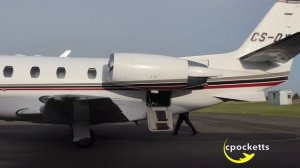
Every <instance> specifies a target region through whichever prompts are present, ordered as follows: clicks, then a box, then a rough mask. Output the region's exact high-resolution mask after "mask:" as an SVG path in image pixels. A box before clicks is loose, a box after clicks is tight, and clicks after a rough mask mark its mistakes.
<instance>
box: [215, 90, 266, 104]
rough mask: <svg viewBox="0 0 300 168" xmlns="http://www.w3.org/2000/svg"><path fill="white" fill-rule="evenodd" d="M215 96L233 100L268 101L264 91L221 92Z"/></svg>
mask: <svg viewBox="0 0 300 168" xmlns="http://www.w3.org/2000/svg"><path fill="white" fill-rule="evenodd" d="M214 97H216V98H219V99H222V100H225V101H227V100H231V101H247V102H257V101H266V96H265V93H264V92H263V91H259V92H243V93H223V94H222V93H221V94H217V95H214Z"/></svg>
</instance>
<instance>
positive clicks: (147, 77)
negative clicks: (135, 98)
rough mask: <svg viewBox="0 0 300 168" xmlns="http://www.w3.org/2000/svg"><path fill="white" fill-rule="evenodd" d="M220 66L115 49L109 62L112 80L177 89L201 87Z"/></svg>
mask: <svg viewBox="0 0 300 168" xmlns="http://www.w3.org/2000/svg"><path fill="white" fill-rule="evenodd" d="M220 75H221V73H220V72H219V71H217V70H214V69H211V68H208V67H207V66H206V65H204V64H201V63H197V62H193V61H189V60H185V59H182V58H176V57H170V56H163V55H150V54H132V53H114V54H112V55H111V56H110V58H109V62H108V76H107V80H108V81H109V82H111V83H114V84H117V85H122V86H125V87H131V88H140V89H146V90H176V89H187V88H195V87H201V86H203V85H204V84H206V81H207V79H208V78H209V77H215V76H220Z"/></svg>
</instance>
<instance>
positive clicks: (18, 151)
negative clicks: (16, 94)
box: [0, 114, 300, 168]
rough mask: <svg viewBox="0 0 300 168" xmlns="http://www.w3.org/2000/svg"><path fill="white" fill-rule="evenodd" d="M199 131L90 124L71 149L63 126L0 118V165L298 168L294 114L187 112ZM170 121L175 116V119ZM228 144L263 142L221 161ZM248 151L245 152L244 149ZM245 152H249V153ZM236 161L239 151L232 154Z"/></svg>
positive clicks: (299, 139) (298, 122)
mask: <svg viewBox="0 0 300 168" xmlns="http://www.w3.org/2000/svg"><path fill="white" fill-rule="evenodd" d="M190 118H191V121H192V123H193V124H194V126H195V127H196V128H197V130H198V131H199V133H198V134H197V135H196V136H190V134H191V130H190V129H189V128H188V127H187V126H186V125H183V126H182V127H181V130H180V132H179V135H178V136H172V135H171V134H170V132H160V133H152V132H150V131H148V128H147V125H146V123H145V122H142V123H141V124H140V125H139V126H136V125H135V124H134V123H123V124H102V125H98V126H93V130H94V132H95V134H96V143H95V145H94V146H93V147H92V148H88V149H81V148H78V147H76V146H75V145H74V144H73V143H72V142H71V139H70V137H69V129H68V127H67V126H60V125H36V124H27V123H26V124H24V123H15V122H13V123H7V122H0V168H8V167H9V168H15V167H18V168H19V167H20V168H27V167H30V168H34V167H39V168H60V167H62V168H67V167H72V168H79V167H80V168H82V167H83V168H90V167H97V168H106V167H109V168H126V167H130V168H168V167H170V168H176V167H181V168H200V167H220V168H221V167H243V168H244V167H245V168H248V167H249V168H250V167H252V168H253V167H270V168H275V167H285V168H286V167H300V159H299V156H300V118H289V117H268V116H256V115H232V114H192V115H191V116H190ZM175 121H176V120H175ZM227 138H228V144H236V145H243V144H247V143H250V144H265V145H269V148H270V149H269V150H268V151H255V157H254V158H253V159H252V160H250V161H249V162H247V163H245V164H235V163H232V162H230V161H229V160H227V158H226V157H225V156H224V153H223V144H224V141H225V140H226V139H227ZM248 153H249V152H248ZM250 153H251V152H250ZM231 156H232V157H235V158H236V159H237V158H239V157H243V155H242V153H239V152H235V153H232V155H231Z"/></svg>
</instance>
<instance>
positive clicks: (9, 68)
mask: <svg viewBox="0 0 300 168" xmlns="http://www.w3.org/2000/svg"><path fill="white" fill-rule="evenodd" d="M13 73H14V68H13V67H12V66H6V67H4V69H3V75H4V77H6V78H10V77H12V75H13Z"/></svg>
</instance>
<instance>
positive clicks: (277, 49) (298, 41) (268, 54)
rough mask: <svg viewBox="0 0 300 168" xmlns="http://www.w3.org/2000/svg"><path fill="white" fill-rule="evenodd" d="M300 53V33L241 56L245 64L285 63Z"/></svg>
mask: <svg viewBox="0 0 300 168" xmlns="http://www.w3.org/2000/svg"><path fill="white" fill-rule="evenodd" d="M299 53H300V32H298V33H295V34H293V35H291V36H289V37H287V38H284V39H282V40H279V41H277V42H275V43H272V44H270V45H268V46H266V47H263V48H261V49H259V50H256V51H254V52H252V53H250V54H247V55H245V56H242V57H241V58H240V60H242V61H246V62H277V63H286V62H288V61H289V60H290V59H292V58H294V57H295V56H297V55H298V54H299Z"/></svg>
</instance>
